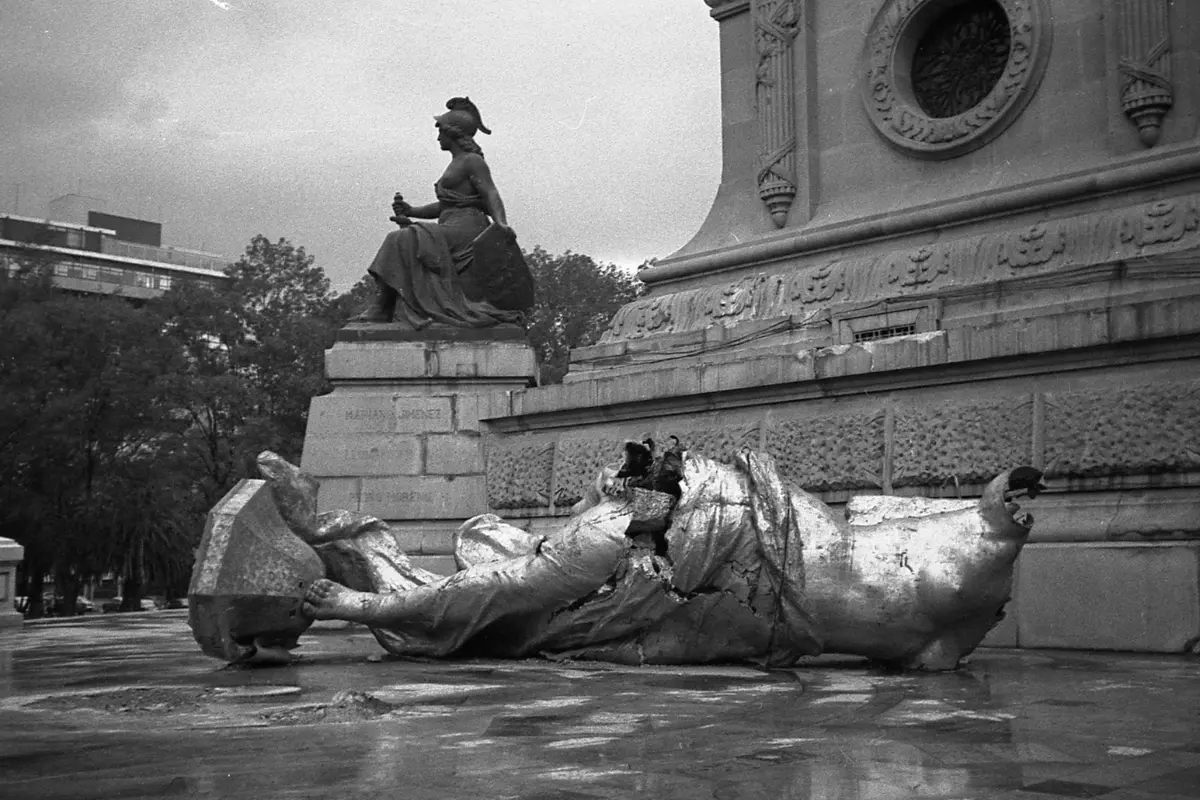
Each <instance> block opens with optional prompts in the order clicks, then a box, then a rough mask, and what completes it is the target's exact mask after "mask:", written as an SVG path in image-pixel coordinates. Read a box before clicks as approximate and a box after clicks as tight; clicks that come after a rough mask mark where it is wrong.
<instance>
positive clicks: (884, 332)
mask: <svg viewBox="0 0 1200 800" xmlns="http://www.w3.org/2000/svg"><path fill="white" fill-rule="evenodd" d="M916 332H917V326H916V325H915V324H913V325H892V326H890V327H887V328H872V329H871V330H868V331H855V333H854V341H856V342H874V341H876V340H877V339H890V338H892V337H893V336H908V335H909V334H912V333H916Z"/></svg>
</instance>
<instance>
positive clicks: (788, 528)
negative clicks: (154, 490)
mask: <svg viewBox="0 0 1200 800" xmlns="http://www.w3.org/2000/svg"><path fill="white" fill-rule="evenodd" d="M668 452H670V453H673V458H674V459H675V461H676V463H675V465H674V467H673V471H674V474H673V475H671V476H670V480H669V481H668V482H667V484H668V485H669V486H673V487H674V491H675V492H677V496H676V495H675V494H674V493H673V492H671V493H664V492H657V491H654V490H653V489H649V490H646V489H642V488H639V487H637V486H635V485H633V482H631V481H630V478H629V477H628V476H626V477H618V473H619V472H621V471H622V465H620V464H614V465H612V466H610V467H608V468H606V469H605V470H604V471H603V472H602V473H601V474H600V475H599V476H598V477H597V479H596V481H595V484H594V486H593V488H592V489H591V490H589V492H588V496H587V497H585V498H584V499H583V500H582V501H581V502H580V503H579V504H577V506H576V507H575V508H574V509H573V514H572V516H571V517H570V518H569V519H567V520H565V521H564V522H563V523H562V525H561V527H560V528H559V529H558V530H557V531H555V532H554V533H552V534H550V535H548V536H541V535H535V534H532V533H529V532H526V531H524V530H521V529H520V528H517V527H514V526H512V525H509V524H507V523H505V522H503V521H502V520H500V519H499V518H498V517H496V516H495V515H493V514H484V515H481V516H477V517H474V518H472V519H470V520H467V521H466V522H465V523H463V525H462V526H461V527H460V528H459V530H458V532H457V533H456V535H455V540H454V552H455V557H456V561H457V563H458V567H459V570H458V571H457V572H456V573H454V574H453V575H450V576H448V577H442V576H438V575H434V574H432V573H429V572H427V571H425V570H422V569H419V568H416V567H414V566H412V565H411V563H410V562H409V560H408V558H407V556H406V555H405V554H404V552H403V551H402V550H401V549H400V547H399V546H398V544H397V539H396V536H395V535H394V534H393V532H392V531H391V529H390V528H389V526H388V525H387V523H386V522H384V521H382V520H379V519H376V518H374V517H370V516H368V515H365V514H362V513H359V512H351V511H333V512H326V513H323V514H317V513H316V489H317V485H318V484H317V482H316V481H315V480H314V479H313V478H311V477H310V476H308V475H306V474H305V473H303V472H301V471H300V470H299V469H297V468H296V467H294V466H293V465H291V464H289V463H287V462H286V461H284V460H283V459H281V458H279V457H278V456H276V455H274V454H272V453H263V454H262V455H261V456H260V457H259V462H258V463H259V468H260V470H261V471H262V473H263V474H264V476H265V477H266V481H265V482H264V481H244V482H243V484H242V485H239V487H237V488H236V489H234V490H233V491H232V492H230V494H229V495H228V496H227V497H226V498H225V499H224V500H222V502H221V503H220V504H218V506H216V507H215V508H214V509H213V512H212V513H211V514H210V519H209V525H208V529H207V530H206V532H205V537H204V541H203V542H202V543H201V549H200V553H199V558H198V563H197V567H196V574H195V575H196V576H195V577H194V578H193V584H192V589H191V591H190V592H189V598H190V601H191V616H190V619H191V623H192V627H193V631H194V633H195V634H196V638H197V640H198V641H199V642H200V644H201V647H202V649H203V650H204V651H205V652H206V653H208V654H209V655H212V656H215V657H218V658H223V659H226V660H230V661H243V660H255V659H259V660H286V659H287V658H288V654H287V651H288V650H289V649H290V648H291V647H294V646H295V645H296V643H297V638H298V636H299V635H300V633H302V632H303V630H304V628H305V627H306V626H307V624H308V622H307V619H311V618H315V619H339V620H348V621H352V622H358V623H362V624H365V625H367V626H369V627H370V629H371V631H372V632H373V633H374V635H375V637H376V639H377V640H378V641H379V642H380V644H381V645H382V646H383V647H384V648H386V649H387V650H388V651H390V652H392V653H394V654H397V655H400V656H424V657H446V656H454V655H474V656H488V657H529V656H536V655H547V656H551V657H578V658H587V659H597V660H604V661H613V662H619V663H628V664H689V663H704V662H751V663H757V664H763V665H772V666H787V665H792V664H795V663H797V662H798V660H799V659H800V658H802V657H803V656H808V655H816V654H819V653H823V652H831V653H847V654H854V655H861V656H866V657H868V658H870V659H873V660H875V661H878V662H883V663H886V664H889V665H893V666H897V667H902V668H910V669H916V668H920V669H935V670H936V669H951V668H953V667H955V666H956V665H957V664H958V663H959V661H960V659H961V658H962V657H963V656H965V655H966V654H968V653H970V652H971V651H972V650H973V649H974V648H975V647H976V646H977V645H978V644H979V642H980V641H981V640H982V639H983V637H984V635H985V634H986V633H987V631H988V630H989V629H990V628H991V627H993V626H994V625H995V624H996V622H997V621H998V620H999V619H1000V618H1001V616H1002V608H1003V606H1004V604H1005V603H1006V602H1007V601H1008V599H1009V595H1010V592H1011V588H1012V570H1013V564H1014V562H1015V560H1016V558H1017V555H1018V554H1019V552H1020V550H1021V547H1022V546H1023V544H1024V543H1025V540H1026V538H1027V536H1028V533H1029V529H1030V526H1031V525H1032V522H1033V520H1032V518H1031V517H1029V515H1021V516H1020V517H1018V516H1017V512H1018V510H1019V509H1018V507H1017V505H1016V504H1015V503H1014V502H1013V499H1014V498H1016V497H1017V496H1020V495H1028V496H1033V495H1034V494H1036V493H1037V491H1038V490H1040V489H1041V488H1043V487H1041V485H1040V484H1039V480H1040V477H1041V473H1040V472H1038V471H1037V470H1035V469H1032V468H1029V467H1020V468H1017V469H1014V470H1012V471H1010V472H1006V473H1004V474H1002V475H1000V476H998V477H997V478H996V479H994V480H993V481H992V482H991V483H990V484H988V486H987V488H986V490H985V491H984V493H983V496H982V497H981V498H979V499H978V500H927V499H924V498H900V497H888V496H882V497H881V496H873V497H861V498H852V499H851V500H850V502H849V503H848V505H847V510H846V512H847V513H842V512H834V511H833V510H832V509H830V508H829V507H828V506H826V505H825V504H824V503H822V502H821V501H820V500H819V499H818V498H817V497H815V496H813V495H811V494H809V493H807V492H804V491H802V490H800V489H799V488H797V487H795V486H793V485H791V484H790V483H789V482H788V481H786V480H784V479H782V478H781V477H780V475H779V473H778V472H777V470H776V468H775V465H774V462H773V460H772V458H771V457H770V456H769V455H768V454H765V453H757V452H753V451H747V452H744V453H742V454H740V455H738V456H737V457H736V459H735V461H734V463H732V464H722V463H717V462H714V461H712V460H710V459H708V458H705V457H703V456H699V455H695V454H693V453H691V452H687V451H686V450H684V449H682V448H680V447H676V448H674V449H673V450H672V451H668ZM628 465H629V458H628V457H627V459H626V464H625V467H628ZM655 495H665V497H666V498H667V502H666V503H665V504H663V503H661V502H658V501H659V500H661V499H662V498H661V497H658V498H656V497H655ZM268 496H269V498H268ZM647 500H648V502H647ZM664 528H665V534H664V540H665V550H661V551H660V548H658V547H656V544H655V542H654V541H653V539H652V538H651V537H650V536H642V535H635V534H636V532H637V531H639V530H640V531H645V532H648V533H653V532H654V531H655V530H659V531H661V530H662V529H664ZM256 537H257V538H264V537H265V538H270V539H272V540H273V544H271V545H270V547H258V548H257V549H255V547H253V546H252V545H250V544H246V542H248V541H249V540H250V539H254V538H256ZM302 543H306V546H305V547H304V550H306V551H307V552H306V553H298V554H297V555H296V557H295V562H296V563H297V564H300V563H303V564H304V566H303V567H296V568H291V567H284V566H279V565H276V566H268V565H267V564H265V563H264V562H263V561H262V560H261V559H263V558H265V559H267V560H271V559H273V558H274V555H270V554H274V553H282V552H283V551H285V550H296V549H297V548H300V547H301V544H302ZM252 551H253V552H255V553H261V554H264V555H262V556H255V558H256V559H260V560H258V561H256V562H255V563H254V564H253V565H252V566H239V564H238V563H237V561H238V559H239V558H241V559H243V560H246V559H248V556H245V555H243V556H238V555H237V553H243V554H246V553H250V552H252ZM247 569H250V570H251V571H253V572H254V573H255V575H256V576H258V577H255V580H258V581H259V582H260V585H259V587H258V588H255V589H253V596H249V597H246V596H232V595H233V594H234V593H235V589H233V588H225V589H222V588H221V587H233V586H234V584H235V583H236V581H235V580H231V577H232V578H237V577H238V576H239V575H240V572H239V570H240V571H245V570H247ZM264 582H266V583H270V582H274V583H272V586H271V587H268V586H266V585H263V584H264ZM276 584H277V585H276ZM237 591H240V590H237ZM222 592H225V593H226V594H225V596H221V593H222ZM276 601H278V602H276ZM268 609H277V611H278V613H277V614H276V616H274V617H272V618H271V621H270V622H267V621H266V617H267V616H268ZM271 613H275V611H272V612H271Z"/></svg>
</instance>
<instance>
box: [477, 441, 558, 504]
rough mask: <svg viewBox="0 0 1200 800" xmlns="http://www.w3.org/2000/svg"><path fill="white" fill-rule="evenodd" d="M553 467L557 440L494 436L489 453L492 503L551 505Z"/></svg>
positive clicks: (489, 499) (488, 467)
mask: <svg viewBox="0 0 1200 800" xmlns="http://www.w3.org/2000/svg"><path fill="white" fill-rule="evenodd" d="M553 468H554V442H547V441H542V442H526V441H523V440H520V439H518V440H515V441H513V440H505V439H493V440H492V441H491V442H490V444H489V447H488V453H487V491H488V505H489V506H490V507H491V508H495V509H507V508H544V507H548V506H549V505H550V477H551V474H552V470H553Z"/></svg>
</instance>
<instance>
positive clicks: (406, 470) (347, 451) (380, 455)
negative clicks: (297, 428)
mask: <svg viewBox="0 0 1200 800" xmlns="http://www.w3.org/2000/svg"><path fill="white" fill-rule="evenodd" d="M309 443H310V444H309V446H307V447H305V452H304V454H305V456H306V458H305V459H304V463H303V466H304V469H305V470H307V471H308V472H311V473H312V474H314V475H319V476H322V477H324V476H327V475H336V476H345V477H351V476H355V475H416V474H418V473H419V472H420V471H421V443H420V441H419V440H418V439H417V437H415V436H398V435H395V434H392V435H380V434H373V433H354V434H342V435H341V436H310V437H309Z"/></svg>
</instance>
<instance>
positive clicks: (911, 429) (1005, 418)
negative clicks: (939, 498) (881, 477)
mask: <svg viewBox="0 0 1200 800" xmlns="http://www.w3.org/2000/svg"><path fill="white" fill-rule="evenodd" d="M1032 447H1033V401H1032V398H1030V397H1028V396H1023V397H1018V398H1007V399H1004V400H999V401H995V402H962V403H958V402H954V403H945V404H942V405H922V406H920V407H913V408H901V409H897V410H896V420H895V431H894V433H893V444H892V485H893V486H931V485H932V486H945V485H947V484H953V483H954V482H955V481H958V482H959V483H984V482H986V481H989V480H991V479H992V478H993V477H994V476H996V475H997V474H999V473H1000V472H1003V471H1004V470H1006V469H1011V468H1012V467H1013V465H1016V464H1028V463H1030V461H1031V460H1032V453H1031V452H1030V451H1031V449H1032Z"/></svg>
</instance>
